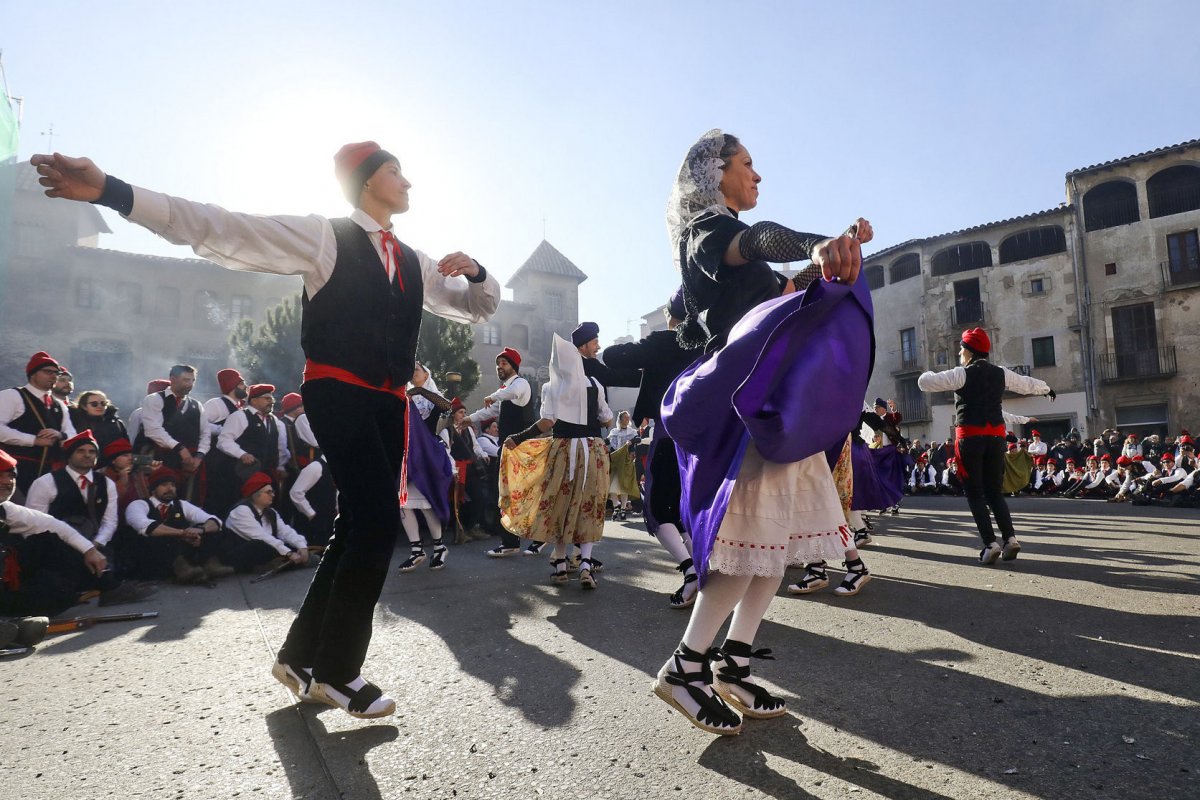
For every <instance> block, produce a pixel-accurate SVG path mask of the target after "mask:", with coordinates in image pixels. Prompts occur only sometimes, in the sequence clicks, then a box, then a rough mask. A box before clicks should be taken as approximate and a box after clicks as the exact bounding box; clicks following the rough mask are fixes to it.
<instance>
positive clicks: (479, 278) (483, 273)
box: [463, 258, 487, 283]
mask: <svg viewBox="0 0 1200 800" xmlns="http://www.w3.org/2000/svg"><path fill="white" fill-rule="evenodd" d="M471 260H472V261H475V259H473V258H472V259H471ZM475 266H477V267H479V272H478V273H477V274H476V275H475V277H474V278H472V277H471V276H470V275H465V276H463V277H465V278H466V279H467V283H483V282H484V281H486V280H487V270H486V269H484V268H483V264H480V263H479V262H478V261H475Z"/></svg>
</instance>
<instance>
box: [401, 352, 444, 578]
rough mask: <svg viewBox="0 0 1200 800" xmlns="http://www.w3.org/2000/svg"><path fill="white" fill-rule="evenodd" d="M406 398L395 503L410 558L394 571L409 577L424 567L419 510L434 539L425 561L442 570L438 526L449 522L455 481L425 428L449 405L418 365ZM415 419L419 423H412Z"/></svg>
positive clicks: (437, 443) (436, 441) (437, 441)
mask: <svg viewBox="0 0 1200 800" xmlns="http://www.w3.org/2000/svg"><path fill="white" fill-rule="evenodd" d="M409 395H410V397H409V401H408V419H409V422H410V423H412V425H411V427H410V428H409V434H408V436H409V439H408V447H409V454H408V465H407V470H408V483H407V488H408V494H407V496H403V495H402V496H401V498H400V509H401V511H400V524H401V525H402V526H403V527H404V535H405V536H407V537H408V546H409V553H408V558H406V559H405V560H404V563H402V564H401V565H400V566H399V568H398V569H399V570H400V571H401V572H412V571H413V570H414V569H416V568H417V567H419V566H421V564H423V563H425V548H423V547H422V546H421V530H420V528H419V527H418V526H417V512H418V511H419V512H421V516H422V517H424V518H425V524H426V525H427V526H428V527H429V537H430V539H432V540H433V560H432V561H430V562H429V568H430V569H441V568H442V567H444V566H446V555H447V551H446V545H445V544H444V543H443V542H442V524H443V523H445V522H447V521H449V519H450V485H451V482H452V481H453V480H454V467H453V463H452V462H451V460H450V453H449V452H448V451H447V449H446V447H445V445H443V443H442V441H441V440H440V439H438V438H437V437H436V436H434V435H433V432H432V430H431V429H430V425H429V422H430V420H432V421H433V423H434V424H437V419H438V417H439V416H440V414H438V411H439V410H440V409H449V408H450V406H451V404H450V401H449V400H447V399H446V398H444V397H442V396H441V395H440V394H437V384H436V383H434V381H433V378H432V377H431V376H430V374H429V371H428V370H427V369H425V367H424V365H422V364H421V362H419V361H418V362H417V366H416V368H415V369H413V379H412V384H411V386H410V389H409ZM418 420H421V424H417V422H418ZM422 487H424V488H422ZM426 492H428V494H426Z"/></svg>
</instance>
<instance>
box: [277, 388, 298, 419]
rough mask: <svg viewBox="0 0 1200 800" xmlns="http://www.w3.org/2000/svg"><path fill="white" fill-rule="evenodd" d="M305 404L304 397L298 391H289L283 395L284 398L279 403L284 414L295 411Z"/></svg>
mask: <svg viewBox="0 0 1200 800" xmlns="http://www.w3.org/2000/svg"><path fill="white" fill-rule="evenodd" d="M302 405H304V398H303V397H301V396H300V395H299V393H297V392H288V393H287V394H285V395H284V396H283V400H281V401H280V403H279V410H280V411H282V412H283V413H284V414H287V413H288V412H290V411H295V410H296V409H297V408H299V407H300V406H302Z"/></svg>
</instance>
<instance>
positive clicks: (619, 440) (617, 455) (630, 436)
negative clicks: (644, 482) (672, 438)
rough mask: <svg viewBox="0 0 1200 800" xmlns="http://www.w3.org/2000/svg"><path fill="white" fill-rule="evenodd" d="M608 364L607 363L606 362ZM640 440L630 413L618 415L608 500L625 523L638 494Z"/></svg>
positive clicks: (610, 445)
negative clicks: (632, 497)
mask: <svg viewBox="0 0 1200 800" xmlns="http://www.w3.org/2000/svg"><path fill="white" fill-rule="evenodd" d="M606 363H607V362H606ZM637 438H638V432H637V428H635V427H633V426H632V425H630V424H629V412H628V411H622V412H621V413H620V414H618V415H617V425H616V427H615V428H612V429H610V430H609V432H608V449H609V451H610V452H609V473H610V474H611V475H612V478H611V480H610V481H609V486H608V498H609V499H610V500H611V501H612V504H613V519H614V520H621V521H622V522H623V521H625V520H626V519H627V518H628V517H629V509H630V502H629V497H630V495H633V494H635V493H637V491H638V485H637V470H636V469H635V468H634V465H633V458H634V456H633V442H635V441H636V440H637Z"/></svg>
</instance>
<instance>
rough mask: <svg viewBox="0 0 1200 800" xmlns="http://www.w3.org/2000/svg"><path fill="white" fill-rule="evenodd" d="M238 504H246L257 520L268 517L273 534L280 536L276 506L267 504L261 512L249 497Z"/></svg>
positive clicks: (260, 520) (276, 536)
mask: <svg viewBox="0 0 1200 800" xmlns="http://www.w3.org/2000/svg"><path fill="white" fill-rule="evenodd" d="M238 506H245V507H246V508H248V509H250V513H251V514H253V515H254V521H255V522H262V521H263V519H266V521H267V524H268V525H270V526H271V535H272V536H274V537H275V538H276V539H278V538H279V514H277V513H276V512H275V509H274V508H272V507H271V506H267V507H266V508H264V509H263V510H262V513H261V514H260V513H259V512H258V509H257V508H255V507H254V503H252V502H250V498H249V497H247V498H246V499H245V500H243V501H242V502H240V503H238ZM234 508H237V506H234Z"/></svg>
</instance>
